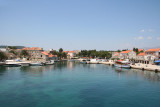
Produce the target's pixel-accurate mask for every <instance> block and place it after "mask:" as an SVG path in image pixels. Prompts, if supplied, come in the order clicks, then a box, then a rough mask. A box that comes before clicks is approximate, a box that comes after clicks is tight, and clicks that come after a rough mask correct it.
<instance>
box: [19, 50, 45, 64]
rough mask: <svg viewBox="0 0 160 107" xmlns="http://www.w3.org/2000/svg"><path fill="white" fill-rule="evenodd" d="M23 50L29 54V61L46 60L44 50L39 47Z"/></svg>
mask: <svg viewBox="0 0 160 107" xmlns="http://www.w3.org/2000/svg"><path fill="white" fill-rule="evenodd" d="M22 50H26V51H27V52H28V54H29V60H34V61H42V60H44V59H45V58H46V57H45V55H44V54H43V53H42V52H43V49H42V48H39V47H32V48H28V47H25V48H23V49H22Z"/></svg>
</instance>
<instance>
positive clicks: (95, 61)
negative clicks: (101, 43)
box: [88, 59, 99, 64]
mask: <svg viewBox="0 0 160 107" xmlns="http://www.w3.org/2000/svg"><path fill="white" fill-rule="evenodd" d="M88 63H89V64H99V60H97V59H90V61H89V62H88Z"/></svg>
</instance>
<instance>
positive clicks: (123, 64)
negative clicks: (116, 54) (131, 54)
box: [114, 60, 131, 68]
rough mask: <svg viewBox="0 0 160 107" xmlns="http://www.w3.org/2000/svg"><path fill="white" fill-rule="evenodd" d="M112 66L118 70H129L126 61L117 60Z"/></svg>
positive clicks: (128, 64)
mask: <svg viewBox="0 0 160 107" xmlns="http://www.w3.org/2000/svg"><path fill="white" fill-rule="evenodd" d="M114 66H115V67H119V68H131V66H130V63H129V61H128V60H124V61H123V60H118V61H116V62H115V63H114Z"/></svg>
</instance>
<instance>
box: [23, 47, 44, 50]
mask: <svg viewBox="0 0 160 107" xmlns="http://www.w3.org/2000/svg"><path fill="white" fill-rule="evenodd" d="M23 50H43V49H42V48H39V47H32V48H28V47H25V48H23Z"/></svg>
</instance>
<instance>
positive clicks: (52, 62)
mask: <svg viewBox="0 0 160 107" xmlns="http://www.w3.org/2000/svg"><path fill="white" fill-rule="evenodd" d="M53 64H54V60H50V61H49V62H46V65H53Z"/></svg>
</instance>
